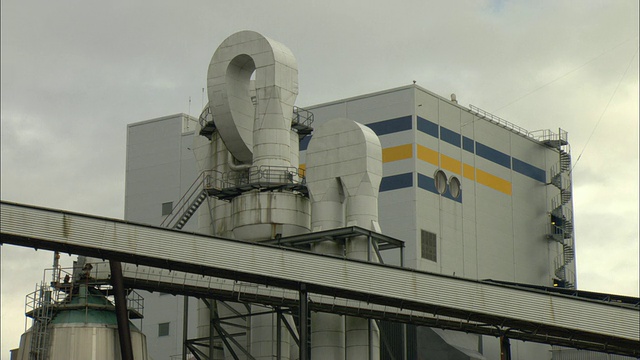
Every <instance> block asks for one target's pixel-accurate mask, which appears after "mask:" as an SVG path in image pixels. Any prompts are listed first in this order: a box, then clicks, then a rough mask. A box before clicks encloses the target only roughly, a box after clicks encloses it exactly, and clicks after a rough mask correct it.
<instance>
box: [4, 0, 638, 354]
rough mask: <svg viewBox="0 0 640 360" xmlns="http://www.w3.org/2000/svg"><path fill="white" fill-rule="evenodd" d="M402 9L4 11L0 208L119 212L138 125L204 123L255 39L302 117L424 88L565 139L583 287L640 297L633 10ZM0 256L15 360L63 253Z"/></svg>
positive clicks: (216, 4)
mask: <svg viewBox="0 0 640 360" xmlns="http://www.w3.org/2000/svg"><path fill="white" fill-rule="evenodd" d="M391 3H392V2H390V1H379V0H370V1H346V2H345V1H344V0H342V1H332V0H324V1H313V2H304V1H278V2H276V1H188V2H181V1H180V2H179V1H176V2H171V3H168V2H166V1H138V2H129V1H126V2H125V1H108V2H104V1H100V2H98V1H65V0H58V1H44V0H34V1H30V0H3V1H2V2H1V7H2V8H1V14H2V15H1V16H2V21H1V37H2V49H1V50H2V51H1V59H2V73H1V84H2V88H1V100H2V111H1V116H2V117H1V121H2V138H1V140H2V158H1V176H2V177H1V198H2V200H7V201H15V202H21V203H27V204H34V205H40V206H46V207H52V208H59V209H67V210H72V211H77V212H86V213H90V214H96V215H104V216H109V217H115V218H122V217H123V209H124V172H125V142H126V125H127V124H128V123H132V122H137V121H141V120H146V119H151V118H154V117H159V116H165V115H169V114H175V113H179V112H184V113H190V114H191V115H194V116H197V115H198V114H199V113H200V110H201V109H202V88H204V87H206V73H207V67H208V64H209V61H210V59H211V56H212V54H213V52H214V51H215V49H216V48H217V46H218V45H219V44H220V43H221V42H222V41H223V40H224V39H225V38H226V37H227V36H229V35H231V34H232V33H234V32H236V31H239V30H246V29H248V30H255V31H258V32H260V33H262V34H263V35H265V36H268V37H270V38H272V39H274V40H277V41H279V42H281V43H283V44H285V45H286V46H288V47H289V48H290V49H291V50H292V52H293V53H294V55H295V56H296V58H297V60H298V68H299V83H300V94H299V96H298V100H297V105H299V106H303V107H304V106H305V105H312V104H317V103H322V102H326V101H330V100H336V99H341V98H344V97H349V96H354V95H360V94H364V93H368V92H375V91H379V90H384V89H388V88H393V87H398V86H402V85H407V84H410V83H411V82H412V81H413V80H415V81H417V83H418V85H420V86H422V87H424V88H426V89H428V90H431V91H433V92H435V93H437V94H440V95H442V96H447V97H448V96H449V94H451V93H456V94H457V98H458V101H459V102H460V104H462V105H465V106H467V105H468V104H473V105H476V106H478V107H480V108H482V109H485V110H487V111H489V112H492V113H494V114H496V115H498V116H500V117H502V118H505V119H507V120H508V121H510V122H512V123H515V124H517V125H519V126H522V127H524V128H526V129H528V130H537V129H547V128H550V129H555V130H557V128H558V127H561V128H563V129H565V130H567V131H568V132H569V140H570V142H571V145H572V153H573V159H574V162H575V161H576V159H578V157H579V155H580V154H581V157H580V160H579V161H578V162H577V164H576V166H575V169H574V172H573V181H574V185H573V186H574V206H575V224H576V251H577V266H578V282H579V287H580V288H581V289H583V290H592V291H600V292H610V293H617V294H626V295H633V296H638V271H639V270H638V256H639V252H638V1H637V0H610V1H557V0H553V1H500V0H496V1H425V0H416V1H402V2H393V3H395V4H394V5H393V6H390V5H388V4H391ZM189 98H191V105H189ZM0 250H1V252H2V254H1V259H2V289H1V293H2V344H1V348H2V353H1V358H2V359H3V360H4V359H8V358H9V352H8V351H9V349H11V348H14V347H17V345H18V340H19V336H20V334H21V333H22V332H23V331H24V296H25V295H26V294H27V292H30V291H33V289H34V286H35V283H36V282H38V281H39V280H40V279H41V278H42V270H43V269H44V268H45V267H47V266H50V264H51V261H52V260H51V259H52V253H49V252H45V251H38V252H35V251H34V250H30V249H22V248H17V247H14V246H10V245H5V246H2V247H1V248H0ZM64 261H65V263H66V264H70V258H68V257H65V258H64Z"/></svg>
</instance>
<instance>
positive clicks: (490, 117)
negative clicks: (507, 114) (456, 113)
mask: <svg viewBox="0 0 640 360" xmlns="http://www.w3.org/2000/svg"><path fill="white" fill-rule="evenodd" d="M469 109H470V110H471V112H472V113H474V114H476V115H477V116H478V117H480V118H482V119H486V120H488V121H490V122H492V123H494V124H496V125H499V126H501V127H503V128H507V129H509V130H511V131H514V132H516V133H518V134H520V135H524V136H527V137H530V138H533V136H532V135H531V132H530V131H529V130H527V129H525V128H523V127H520V126H518V125H516V124H514V123H511V122H509V121H507V120H505V119H503V118H501V117H499V116H496V115H494V114H491V113H489V112H487V111H485V110H482V109H480V108H479V107H477V106H474V105H471V104H469Z"/></svg>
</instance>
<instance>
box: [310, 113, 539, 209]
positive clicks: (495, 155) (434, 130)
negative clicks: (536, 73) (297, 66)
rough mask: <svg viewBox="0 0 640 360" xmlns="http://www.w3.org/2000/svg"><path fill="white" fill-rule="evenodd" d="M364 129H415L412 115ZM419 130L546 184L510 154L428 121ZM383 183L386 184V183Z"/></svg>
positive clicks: (420, 120)
mask: <svg viewBox="0 0 640 360" xmlns="http://www.w3.org/2000/svg"><path fill="white" fill-rule="evenodd" d="M365 125H366V126H368V127H369V128H370V129H371V130H373V132H375V133H376V135H378V136H380V135H385V134H391V133H396V132H401V131H406V130H411V129H412V128H413V125H412V118H411V115H408V116H403V117H399V118H395V119H389V120H383V121H378V122H374V123H370V124H365ZM416 127H417V129H418V131H420V132H423V133H425V134H427V135H431V136H433V137H435V138H436V139H440V140H442V141H444V142H446V143H449V144H451V145H454V146H457V147H460V146H462V149H464V150H465V151H468V152H470V153H472V154H476V155H478V156H480V157H482V158H485V159H487V160H489V161H491V162H494V163H496V164H498V165H501V166H504V167H506V168H507V169H510V170H513V171H515V172H517V173H519V174H522V175H524V176H527V177H530V178H532V179H534V180H537V181H540V182H543V183H544V182H546V177H547V174H546V172H545V171H544V170H543V169H540V168H538V167H535V166H533V165H531V164H528V163H526V162H524V161H522V160H518V159H516V158H512V157H511V156H509V155H508V154H505V153H503V152H501V151H498V150H496V149H494V148H491V147H489V146H486V145H484V144H482V143H480V142H477V141H474V140H473V139H471V138H468V137H466V136H461V135H460V134H458V133H457V132H455V131H453V130H449V129H447V128H445V127H443V126H439V125H438V124H436V123H434V122H431V121H429V120H427V119H425V118H422V117H420V116H418V117H417V124H416ZM310 140H311V136H305V137H304V138H303V139H302V140H300V145H299V149H300V151H306V150H307V147H308V146H309V141H310ZM394 176H395V175H394ZM383 181H385V180H384V179H383ZM389 181H391V180H389ZM397 181H399V180H393V181H392V182H391V183H389V184H395V182H397ZM404 184H405V185H406V184H407V183H406V180H405V183H404ZM385 186H387V185H385ZM389 186H396V185H389ZM408 186H413V181H412V182H411V183H410V184H409V185H407V186H404V185H403V186H402V187H408ZM380 189H381V190H380V191H386V190H382V185H381V187H380ZM393 189H395V188H390V189H389V190H393ZM425 190H427V189H425ZM456 201H457V200H456Z"/></svg>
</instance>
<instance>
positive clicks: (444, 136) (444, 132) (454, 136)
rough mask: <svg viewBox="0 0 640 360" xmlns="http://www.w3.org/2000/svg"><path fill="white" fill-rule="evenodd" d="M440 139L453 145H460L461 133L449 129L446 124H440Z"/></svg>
mask: <svg viewBox="0 0 640 360" xmlns="http://www.w3.org/2000/svg"><path fill="white" fill-rule="evenodd" d="M440 139H441V140H443V141H446V142H448V143H449V144H451V145H454V146H457V147H460V134H458V133H457V132H455V131H451V130H449V129H447V128H446V127H444V126H440Z"/></svg>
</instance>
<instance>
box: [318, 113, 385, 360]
mask: <svg viewBox="0 0 640 360" xmlns="http://www.w3.org/2000/svg"><path fill="white" fill-rule="evenodd" d="M381 180H382V147H381V146H380V140H379V139H378V137H377V136H376V134H375V133H374V132H373V131H372V130H371V129H369V128H368V127H366V126H364V125H361V124H358V123H356V122H355V121H352V120H348V119H334V120H331V121H329V122H327V123H325V124H323V125H322V126H320V127H319V128H318V129H317V130H316V131H315V132H314V135H313V138H312V139H311V141H310V142H309V146H308V148H307V186H308V188H309V192H310V194H311V200H312V202H311V209H312V210H311V226H312V229H313V230H314V231H318V230H328V229H331V228H335V227H341V226H345V225H346V226H352V225H357V226H360V227H363V228H366V229H371V230H378V229H377V221H378V189H379V187H380V181H381ZM314 250H315V251H318V252H323V253H332V254H341V251H342V249H341V247H340V246H339V245H338V244H334V243H332V242H330V241H325V242H323V243H320V244H317V245H316V246H315V247H314ZM372 253H373V252H372V251H370V249H369V242H368V240H367V239H366V237H355V238H351V239H349V240H348V241H347V243H346V254H347V257H349V258H354V259H360V260H368V261H377V259H376V258H375V257H373V258H369V256H370V254H372ZM343 324H344V322H343V321H342V318H341V317H337V316H336V315H333V314H321V313H317V314H314V315H313V318H312V322H311V327H312V330H311V332H312V336H311V341H312V343H311V357H312V358H313V359H344V356H345V348H346V358H347V359H348V360H354V359H377V358H379V355H380V350H379V349H380V340H379V330H378V328H377V326H376V324H375V322H373V321H370V320H367V319H361V318H355V317H347V318H346V324H344V325H343Z"/></svg>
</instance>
